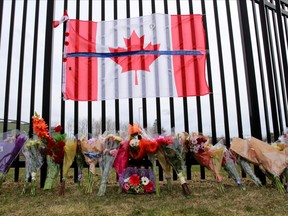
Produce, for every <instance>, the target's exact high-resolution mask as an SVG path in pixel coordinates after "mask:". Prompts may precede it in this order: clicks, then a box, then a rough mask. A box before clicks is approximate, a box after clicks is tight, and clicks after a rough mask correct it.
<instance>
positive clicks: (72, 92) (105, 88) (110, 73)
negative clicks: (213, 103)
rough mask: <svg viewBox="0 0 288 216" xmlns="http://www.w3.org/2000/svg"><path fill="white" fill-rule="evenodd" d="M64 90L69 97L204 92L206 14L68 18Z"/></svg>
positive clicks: (167, 94)
mask: <svg viewBox="0 0 288 216" xmlns="http://www.w3.org/2000/svg"><path fill="white" fill-rule="evenodd" d="M65 37H66V38H65V43H64V46H65V47H64V48H65V49H64V58H63V67H64V73H63V83H62V91H63V94H64V98H65V99H67V100H68V99H71V100H75V101H95V100H96V101H97V100H108V99H121V98H147V97H186V96H201V95H205V94H208V93H209V92H210V90H209V88H208V86H207V83H206V79H205V60H206V47H205V46H206V40H205V38H206V37H205V31H204V28H203V21H202V15H167V14H152V15H148V16H142V17H136V18H129V19H120V20H113V21H102V22H92V21H82V20H73V19H68V20H67V30H66V33H65Z"/></svg>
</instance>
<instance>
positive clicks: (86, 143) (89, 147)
mask: <svg viewBox="0 0 288 216" xmlns="http://www.w3.org/2000/svg"><path fill="white" fill-rule="evenodd" d="M80 142H81V149H82V154H83V155H84V157H85V161H86V163H87V164H88V165H89V173H88V184H87V186H86V190H85V192H86V193H92V190H93V184H94V180H93V178H94V175H95V174H96V170H95V166H96V164H97V163H98V161H99V158H100V157H101V155H102V152H103V143H104V140H103V138H102V137H99V138H98V139H96V138H91V139H89V140H88V139H87V138H86V137H82V138H81V139H80Z"/></svg>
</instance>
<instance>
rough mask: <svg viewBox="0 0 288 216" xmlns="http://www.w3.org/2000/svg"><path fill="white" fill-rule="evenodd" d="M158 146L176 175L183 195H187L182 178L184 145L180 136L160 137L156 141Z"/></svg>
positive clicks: (186, 188)
mask: <svg viewBox="0 0 288 216" xmlns="http://www.w3.org/2000/svg"><path fill="white" fill-rule="evenodd" d="M156 141H157V143H158V145H159V146H161V148H162V150H163V152H164V155H165V157H166V158H167V161H168V163H169V164H170V165H171V167H172V168H173V169H174V171H175V172H176V173H177V176H178V178H179V180H180V182H181V186H182V189H183V194H184V195H185V196H186V195H189V194H190V190H189V188H188V185H187V183H186V180H185V178H184V175H183V172H184V165H185V151H184V143H183V142H182V136H179V134H178V135H177V136H175V137H172V136H166V137H163V136H160V137H158V138H157V139H156Z"/></svg>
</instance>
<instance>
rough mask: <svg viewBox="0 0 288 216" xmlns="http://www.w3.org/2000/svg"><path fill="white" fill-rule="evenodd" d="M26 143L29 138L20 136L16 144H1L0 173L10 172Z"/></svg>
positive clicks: (3, 142)
mask: <svg viewBox="0 0 288 216" xmlns="http://www.w3.org/2000/svg"><path fill="white" fill-rule="evenodd" d="M26 141H27V137H26V136H25V135H23V134H20V135H19V136H18V137H17V138H16V140H15V142H5V141H2V142H0V172H3V173H6V172H7V171H8V169H9V168H10V166H11V165H12V163H13V161H14V160H15V158H16V157H17V155H18V154H19V152H20V150H21V149H22V147H23V146H24V144H25V142H26Z"/></svg>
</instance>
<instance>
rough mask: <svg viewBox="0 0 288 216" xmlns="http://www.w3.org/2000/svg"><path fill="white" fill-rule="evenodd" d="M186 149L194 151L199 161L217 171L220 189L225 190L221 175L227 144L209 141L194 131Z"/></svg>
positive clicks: (194, 155)
mask: <svg viewBox="0 0 288 216" xmlns="http://www.w3.org/2000/svg"><path fill="white" fill-rule="evenodd" d="M186 149H187V150H190V152H192V154H193V157H194V158H195V159H196V160H197V161H198V163H199V164H200V165H202V166H204V167H206V168H207V169H209V170H210V171H212V172H214V173H215V176H216V180H217V182H218V190H219V191H221V192H224V185H223V184H222V181H223V178H222V177H221V175H220V170H221V166H222V160H223V156H224V150H225V146H224V145H223V143H222V141H220V143H217V144H216V145H214V146H213V145H212V144H210V143H209V139H208V138H207V137H205V136H203V135H201V134H196V133H192V135H191V136H190V138H189V141H188V142H186Z"/></svg>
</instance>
